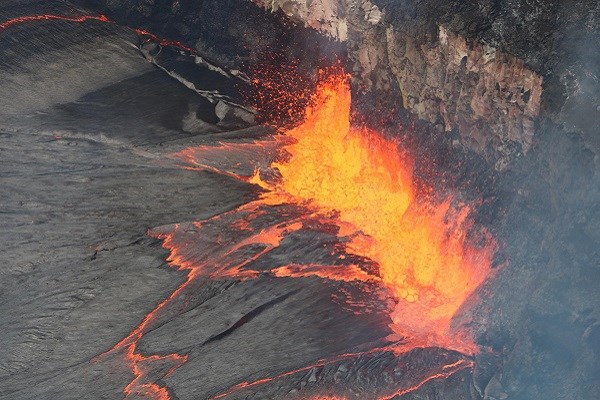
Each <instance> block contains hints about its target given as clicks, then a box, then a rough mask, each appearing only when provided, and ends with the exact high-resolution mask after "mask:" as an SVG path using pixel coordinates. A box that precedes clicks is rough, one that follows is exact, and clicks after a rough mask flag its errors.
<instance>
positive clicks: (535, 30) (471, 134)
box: [256, 0, 600, 169]
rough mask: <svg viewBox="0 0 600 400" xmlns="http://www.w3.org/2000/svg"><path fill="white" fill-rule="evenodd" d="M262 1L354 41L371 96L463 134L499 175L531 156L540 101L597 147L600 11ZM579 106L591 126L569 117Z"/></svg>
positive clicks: (579, 6)
mask: <svg viewBox="0 0 600 400" xmlns="http://www.w3.org/2000/svg"><path fill="white" fill-rule="evenodd" d="M256 2H257V3H258V4H260V5H261V6H263V7H266V8H268V9H271V10H282V11H283V12H284V13H286V14H287V15H288V16H290V17H291V18H293V19H295V20H299V21H302V22H304V23H305V24H306V25H307V26H310V27H313V28H315V29H318V30H320V31H322V32H324V33H326V34H329V35H331V36H333V37H335V38H337V39H339V40H341V41H344V42H346V43H347V48H348V55H349V58H350V60H351V62H352V64H353V67H352V68H353V71H354V74H353V76H354V78H355V81H356V82H355V83H356V84H357V85H360V86H361V90H362V91H363V92H374V93H375V94H376V96H380V97H396V98H398V99H400V98H402V101H401V102H400V101H395V102H394V101H389V102H388V106H389V107H404V108H406V109H407V110H409V111H411V112H412V113H414V114H416V115H417V116H418V117H419V118H421V119H424V120H426V121H429V122H431V123H433V124H434V125H437V126H438V129H441V130H445V131H455V132H457V133H458V134H459V135H460V138H461V142H462V144H464V145H466V146H467V147H468V148H470V149H473V150H475V151H477V152H478V153H479V154H483V155H485V156H486V157H487V158H488V160H490V161H492V162H495V163H496V167H497V168H498V169H504V168H506V167H507V166H508V165H509V164H510V163H511V162H513V161H514V160H515V159H516V158H518V157H519V156H520V155H522V154H524V153H526V152H527V151H528V150H529V148H530V146H531V143H532V140H533V137H534V135H535V132H536V126H535V124H536V121H537V117H538V116H539V115H540V108H541V103H542V101H543V102H544V104H545V105H546V106H545V107H544V110H543V111H545V113H544V115H543V116H547V117H552V118H553V119H554V120H555V121H557V122H559V123H562V122H567V123H569V124H570V125H571V126H573V128H576V129H577V130H579V131H580V132H582V133H584V134H585V135H586V136H587V139H588V140H589V141H590V142H593V143H594V144H596V143H597V139H596V138H595V137H596V136H597V135H595V134H594V133H595V131H597V130H598V123H597V122H594V120H593V119H590V116H592V115H595V117H596V119H598V117H600V115H598V114H599V113H600V112H599V111H598V109H596V108H597V107H598V105H599V104H600V103H599V99H598V96H597V87H598V85H599V83H598V77H597V75H596V74H595V73H594V72H593V71H595V70H597V67H598V56H597V53H598V44H597V43H598V32H599V30H598V23H597V21H598V18H599V17H598V13H599V12H600V10H599V6H598V4H597V2H593V1H591V2H590V1H587V2H586V1H579V2H576V3H575V4H573V5H572V6H564V5H561V4H560V2H556V1H555V2H535V1H534V2H525V1H521V2H519V1H515V2H507V3H506V4H504V3H498V2H496V3H495V4H494V3H492V2H486V1H479V2H471V3H470V4H464V2H452V1H450V2H439V1H433V0H429V1H385V0H379V1H373V2H371V1H366V0H318V1H304V0H256ZM513 3H514V4H513ZM576 38H580V39H581V41H580V42H577V41H576V40H577V39H576ZM585 49H587V50H585ZM592 49H595V50H592ZM588 51H591V53H589V54H591V55H588V54H586V53H587V52H588ZM544 79H546V80H547V81H548V82H547V83H546V84H545V85H543V82H544ZM591 87H594V88H596V89H591ZM559 92H562V93H560V94H558V93H559ZM590 103H591V104H590ZM594 104H595V105H594ZM577 107H578V108H582V109H585V110H586V112H585V113H581V114H585V116H586V117H585V118H584V119H585V121H586V122H585V123H581V121H580V122H579V123H578V122H576V121H577V120H578V118H573V116H572V113H570V112H566V113H565V112H564V111H566V110H565V109H566V108H569V109H571V110H572V109H573V108H577ZM576 114H579V113H576Z"/></svg>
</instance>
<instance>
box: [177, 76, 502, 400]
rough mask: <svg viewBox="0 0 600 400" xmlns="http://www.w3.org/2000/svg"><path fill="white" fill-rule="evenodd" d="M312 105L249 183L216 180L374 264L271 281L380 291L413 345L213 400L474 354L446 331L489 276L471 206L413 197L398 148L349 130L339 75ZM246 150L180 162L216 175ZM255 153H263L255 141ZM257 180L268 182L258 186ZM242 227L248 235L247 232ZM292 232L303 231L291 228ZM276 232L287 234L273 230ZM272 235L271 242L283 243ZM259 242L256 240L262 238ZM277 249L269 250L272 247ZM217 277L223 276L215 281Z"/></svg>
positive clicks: (222, 150) (488, 253)
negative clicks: (288, 213) (325, 374)
mask: <svg viewBox="0 0 600 400" xmlns="http://www.w3.org/2000/svg"><path fill="white" fill-rule="evenodd" d="M311 103H312V105H311V106H310V107H308V108H307V110H306V112H305V116H304V120H303V122H302V123H301V124H299V125H298V126H297V127H295V128H293V129H291V130H288V131H286V132H284V133H283V135H282V136H280V137H279V138H278V140H277V141H278V143H279V145H280V148H281V151H280V155H279V157H277V158H276V160H275V161H273V162H272V163H271V164H270V166H268V167H267V168H264V167H262V168H261V169H259V170H257V171H256V172H255V174H254V175H253V176H251V177H244V176H242V175H239V174H238V173H234V172H232V171H228V170H227V168H224V167H222V166H221V167H220V168H222V171H223V173H226V174H228V175H230V176H235V177H237V178H238V179H242V180H245V181H249V182H252V183H255V184H258V185H260V186H261V187H263V188H264V189H266V190H267V193H265V194H264V195H263V197H262V198H261V199H260V200H258V201H257V202H256V204H259V205H260V204H261V202H262V203H263V205H273V204H295V205H297V206H299V207H305V208H306V209H307V211H306V214H305V217H304V222H305V223H306V222H307V221H309V220H310V219H311V218H316V219H319V220H324V219H326V220H327V221H329V222H333V223H334V224H336V225H337V226H338V228H339V231H338V234H337V235H338V237H340V238H349V240H347V241H346V242H345V243H346V244H345V250H346V252H347V253H348V254H350V255H352V254H354V255H357V256H362V257H366V258H368V259H371V260H373V261H375V262H376V263H377V265H378V271H370V270H366V269H364V268H361V266H359V265H353V264H348V265H341V266H340V265H335V266H332V265H319V264H308V265H307V264H304V265H298V264H290V265H285V266H280V267H275V268H272V269H271V273H272V274H273V276H274V277H280V278H281V277H292V278H302V277H309V276H314V277H319V278H321V279H325V280H331V281H343V282H356V281H358V282H363V283H365V284H370V285H379V286H381V287H383V288H384V289H385V290H386V291H387V292H388V293H389V294H390V296H391V297H393V298H394V299H395V300H396V306H395V307H393V308H392V309H390V310H389V315H390V319H391V323H390V328H391V331H392V332H394V333H396V334H398V335H399V336H401V337H404V338H411V339H410V343H408V344H407V343H406V342H404V343H397V344H391V345H389V346H386V347H383V348H373V349H371V350H368V351H362V352H358V353H349V354H342V355H339V356H336V357H331V358H329V359H323V360H319V361H316V362H315V363H313V364H310V365H306V366H304V367H301V368H298V369H295V370H290V371H288V372H284V373H282V374H279V375H276V376H272V377H265V378H260V379H257V380H255V381H246V382H241V383H239V384H237V385H235V386H233V387H231V388H229V389H227V390H225V391H223V392H221V393H219V394H217V395H214V396H213V397H211V398H210V400H213V399H215V400H216V399H220V398H224V397H227V396H229V395H232V394H235V393H238V392H241V391H244V390H247V389H251V388H254V387H257V386H260V385H264V384H266V383H269V382H272V381H275V380H277V379H282V378H286V377H290V376H292V375H296V374H300V373H303V372H307V371H310V370H312V369H314V368H318V367H322V366H324V365H329V364H334V363H338V362H340V361H341V360H345V359H353V358H358V357H362V356H365V355H368V354H380V353H386V352H388V353H393V354H396V355H398V356H400V355H402V354H407V353H408V352H409V351H410V350H411V349H415V348H419V347H426V346H436V347H444V348H448V349H452V350H457V351H461V352H463V353H464V354H473V353H474V352H476V351H477V347H476V345H475V344H474V343H473V341H472V339H471V338H470V337H469V335H468V333H466V332H462V331H452V330H451V329H450V323H451V320H452V318H453V316H454V315H455V314H456V313H457V312H458V310H459V308H460V307H461V305H462V304H463V303H464V302H465V300H467V298H468V297H469V296H470V295H471V294H472V293H473V292H474V290H475V289H476V288H477V287H478V286H479V285H480V284H481V283H482V282H483V281H484V280H485V279H486V277H487V276H488V275H489V273H490V265H491V258H492V255H493V252H494V250H495V245H494V242H493V240H491V239H490V238H488V237H487V236H486V235H485V233H484V232H480V233H481V236H482V239H483V242H485V243H484V245H479V246H476V245H474V244H472V243H470V242H469V240H468V239H467V235H466V234H467V232H468V231H469V229H470V228H471V227H472V224H471V223H470V222H469V219H468V216H469V213H470V209H469V207H467V206H462V207H458V206H455V205H453V201H452V199H446V200H445V201H442V202H441V203H438V204H436V203H434V202H432V201H431V200H427V199H428V198H427V197H424V198H423V199H421V198H419V195H418V192H417V190H416V188H415V186H414V183H413V176H412V169H411V163H410V160H409V158H408V156H406V155H402V153H401V152H400V151H399V143H397V142H396V141H392V140H388V139H385V138H384V137H382V136H381V135H380V134H378V133H376V132H373V131H370V130H368V129H357V128H353V127H351V125H350V103H351V98H350V87H349V82H348V76H346V75H345V74H344V73H342V72H340V71H339V70H337V69H334V70H333V73H332V72H329V75H328V76H327V77H324V78H322V80H321V82H320V84H319V86H318V88H317V91H316V93H315V95H314V96H313V98H312V102H311ZM252 146H253V145H252V144H250V145H248V144H237V145H232V144H229V145H228V144H223V145H221V146H220V147H213V148H211V147H206V146H205V147H201V148H195V149H194V148H191V149H187V150H184V151H183V152H181V153H179V154H178V157H179V158H181V159H183V160H186V161H187V162H191V163H192V164H195V165H196V166H198V167H200V168H204V169H208V170H212V171H215V170H216V171H218V170H219V168H218V167H215V166H214V165H211V159H216V160H220V159H227V158H228V157H229V156H231V155H232V154H233V153H235V152H242V153H243V152H246V151H247V150H248V148H252ZM261 146H266V145H264V144H261V143H258V147H261ZM194 160H198V161H196V162H195V161H194ZM215 164H216V165H219V162H218V161H217V162H215ZM263 175H265V176H269V177H270V178H268V179H263ZM273 177H275V178H273ZM421 191H423V189H422V190H421ZM248 229H249V230H250V231H252V227H248ZM296 229H301V228H299V227H297V226H296V227H295V228H294V230H296ZM282 233H283V234H284V235H285V232H283V231H280V232H279V234H282ZM287 233H289V232H287ZM279 234H278V236H277V237H278V239H277V241H276V242H280V241H281V236H280V235H279ZM175 235H177V234H176V233H175ZM256 240H258V241H260V240H263V239H261V233H259V234H258V235H257V238H256ZM175 242H176V241H170V243H169V244H167V247H168V248H169V249H171V251H172V255H173V254H175V255H177V254H180V253H181V254H183V253H185V250H184V249H181V248H177V246H175V247H173V246H172V245H173V243H175ZM277 245H278V244H277V243H275V242H272V243H271V246H273V247H276V246H277ZM273 247H271V249H272V248H273ZM267 251H270V250H267ZM179 265H181V264H179ZM196 268H197V266H196ZM224 271H225V270H221V272H220V274H222V276H223V273H224ZM240 272H241V270H240V269H239V268H238V269H236V270H235V272H234V273H233V274H231V273H229V274H227V276H230V277H235V276H236V274H238V273H240ZM245 272H246V276H251V275H252V271H245ZM255 272H256V271H255ZM256 273H257V272H256ZM218 274H219V273H217V275H213V276H218ZM238 276H240V277H241V275H238ZM473 366H474V364H473V362H472V361H470V360H465V359H463V360H458V361H456V362H454V363H451V364H448V365H444V366H442V368H441V369H440V370H438V371H434V372H431V373H430V374H429V375H428V376H426V377H424V378H423V379H422V380H420V381H419V382H416V383H414V384H410V385H408V386H407V387H399V388H397V389H396V390H391V391H389V392H388V393H385V394H383V395H375V394H373V395H372V396H371V397H368V396H367V397H368V398H376V399H381V400H383V399H392V398H395V397H399V396H402V395H404V394H407V393H410V392H413V391H415V390H418V389H419V388H421V387H422V386H424V385H425V384H426V383H428V382H430V381H433V380H438V379H446V378H448V377H450V376H452V375H454V374H456V373H457V372H459V371H462V370H465V369H472V368H473Z"/></svg>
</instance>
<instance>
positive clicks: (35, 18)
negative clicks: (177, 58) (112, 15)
mask: <svg viewBox="0 0 600 400" xmlns="http://www.w3.org/2000/svg"><path fill="white" fill-rule="evenodd" d="M42 21H65V22H74V23H85V22H91V21H97V22H103V23H110V24H116V22H115V21H112V20H110V19H108V17H107V16H106V15H81V16H73V17H70V16H67V15H55V14H41V15H24V16H22V17H17V18H12V19H9V20H7V21H4V22H2V23H0V31H2V30H5V29H8V28H10V27H11V26H15V25H20V24H23V23H27V22H42ZM132 29H133V30H134V31H135V32H136V33H137V34H138V35H141V36H145V37H146V38H147V39H146V41H154V42H156V43H158V44H160V45H161V46H172V47H177V48H179V49H180V50H184V51H187V52H189V53H192V54H196V55H197V54H198V51H197V50H196V49H194V48H192V47H189V46H186V45H185V44H184V43H182V42H179V41H176V40H169V39H164V38H161V37H159V36H157V35H155V34H153V33H150V32H148V31H146V30H144V29H140V28H132Z"/></svg>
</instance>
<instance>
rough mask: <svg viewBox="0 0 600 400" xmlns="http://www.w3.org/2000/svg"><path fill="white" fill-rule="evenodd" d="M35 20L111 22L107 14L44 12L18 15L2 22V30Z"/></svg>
mask: <svg viewBox="0 0 600 400" xmlns="http://www.w3.org/2000/svg"><path fill="white" fill-rule="evenodd" d="M33 21H68V22H80V23H81V22H87V21H100V22H110V20H109V19H108V18H107V17H106V16H105V15H98V16H94V15H83V16H81V17H68V16H66V15H51V14H43V15H25V16H22V17H17V18H13V19H9V20H8V21H5V22H3V23H1V24H0V30H3V29H6V28H8V27H10V26H13V25H18V24H22V23H24V22H33Z"/></svg>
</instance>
